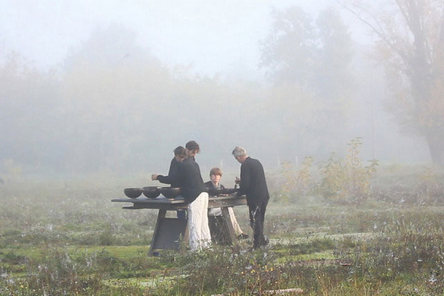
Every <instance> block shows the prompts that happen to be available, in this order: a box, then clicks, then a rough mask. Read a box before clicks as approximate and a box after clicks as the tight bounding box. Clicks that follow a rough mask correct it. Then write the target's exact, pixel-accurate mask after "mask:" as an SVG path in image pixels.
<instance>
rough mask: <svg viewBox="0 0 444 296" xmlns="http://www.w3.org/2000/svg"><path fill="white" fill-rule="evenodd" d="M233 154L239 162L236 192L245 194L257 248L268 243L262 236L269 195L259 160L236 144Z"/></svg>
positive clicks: (254, 244) (254, 246) (254, 245)
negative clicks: (239, 170) (239, 168)
mask: <svg viewBox="0 0 444 296" xmlns="http://www.w3.org/2000/svg"><path fill="white" fill-rule="evenodd" d="M233 156H234V158H235V159H236V160H237V161H238V162H239V163H241V174H240V179H239V178H236V183H238V184H239V192H238V194H240V195H244V194H245V195H246V196H247V204H248V209H249V214H250V225H251V227H252V228H253V232H254V243H253V248H255V249H257V248H259V247H261V246H265V245H267V244H268V240H267V239H266V238H265V236H264V219H265V210H266V208H267V204H268V200H269V199H270V195H269V193H268V187H267V182H266V181H265V173H264V168H263V167H262V164H261V163H260V162H259V160H257V159H253V158H251V157H249V156H248V155H247V151H246V150H245V149H244V148H242V147H239V146H236V147H235V148H234V150H233Z"/></svg>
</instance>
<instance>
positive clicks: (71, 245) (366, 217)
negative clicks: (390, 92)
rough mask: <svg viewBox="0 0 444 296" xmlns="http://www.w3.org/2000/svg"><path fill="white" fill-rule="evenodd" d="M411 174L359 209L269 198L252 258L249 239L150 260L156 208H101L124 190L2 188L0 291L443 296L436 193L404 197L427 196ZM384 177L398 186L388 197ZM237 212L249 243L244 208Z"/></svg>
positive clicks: (442, 208) (443, 215)
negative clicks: (259, 245) (265, 240)
mask: <svg viewBox="0 0 444 296" xmlns="http://www.w3.org/2000/svg"><path fill="white" fill-rule="evenodd" d="M414 174H416V172H414ZM414 174H413V175H412V174H406V176H403V175H400V176H397V177H396V178H393V177H392V179H390V178H391V177H390V175H387V174H386V175H383V176H382V177H381V178H380V179H378V180H377V181H378V182H376V183H377V184H379V185H378V186H380V187H377V188H374V190H375V191H374V192H375V194H374V195H373V196H371V197H370V198H368V199H367V200H366V201H364V202H362V203H360V204H355V203H336V202H334V201H330V200H325V199H323V198H321V197H319V196H313V195H310V196H306V197H303V196H299V195H298V196H297V197H296V196H295V200H294V201H292V200H291V199H288V200H287V201H285V202H282V203H277V202H274V199H273V197H272V200H271V202H270V204H269V206H268V208H267V213H266V221H265V233H266V235H267V236H268V237H269V238H270V246H269V247H268V248H266V249H264V250H258V251H254V252H253V251H250V250H249V248H250V247H251V245H252V241H251V239H249V240H243V241H240V242H239V243H238V244H236V245H234V246H228V247H222V246H214V248H213V249H212V250H210V251H207V252H202V253H198V254H194V253H180V252H163V253H162V256H161V257H148V256H147V252H148V249H149V243H150V240H151V236H152V233H153V229H154V225H155V221H156V214H157V213H156V211H153V210H140V211H125V210H122V209H121V205H116V204H113V203H111V202H110V199H111V198H114V197H119V196H120V195H121V188H124V187H125V184H123V183H122V184H115V183H113V184H112V185H111V184H109V185H108V184H102V186H101V188H98V187H97V186H95V185H94V182H92V181H90V182H89V183H82V182H75V183H73V184H66V182H64V183H57V182H56V183H45V182H39V183H32V182H31V183H25V184H20V183H15V184H7V185H3V186H1V187H0V198H1V200H2V205H1V207H0V275H1V277H0V295H42V294H44V293H46V294H48V295H62V294H69V295H76V294H77V295H196V294H203V295H211V294H218V293H225V294H226V293H232V295H249V294H250V293H251V291H253V292H254V293H257V294H260V293H262V292H263V291H265V290H268V289H284V288H294V287H300V288H302V289H304V291H305V294H304V295H443V293H444V283H443V277H444V275H443V274H444V272H443V269H444V231H443V229H444V192H442V195H441V196H442V198H441V199H437V196H439V194H438V192H437V191H436V192H435V191H434V192H432V193H433V195H430V194H429V195H428V196H426V197H427V198H428V199H427V198H424V199H421V202H418V203H417V202H415V200H413V199H411V198H412V192H416V193H415V195H416V196H421V194H424V191H421V190H420V189H418V187H416V186H417V185H416V183H415V184H413V185H411V186H410V189H408V188H409V187H408V186H409V184H411V183H412V180H415V178H414ZM420 179H421V178H420V176H417V180H420ZM390 180H393V181H394V182H396V184H403V186H401V188H400V187H396V188H394V189H392V191H391V189H390V182H389V181H390ZM126 181H127V180H126ZM418 182H419V181H418ZM433 188H435V187H433ZM407 189H408V190H410V193H409V194H408V195H406V198H407V199H406V201H405V202H402V203H400V202H399V199H398V198H402V194H403V192H407V191H408V190H407ZM435 189H436V188H435ZM415 190H416V191H415ZM391 193H392V194H393V196H390V194H391ZM431 197H433V198H431ZM304 198H305V200H304ZM409 198H410V199H409ZM30 200H32V202H29V201H30ZM427 202H428V203H427ZM235 212H236V215H237V217H238V222H239V223H240V225H241V227H242V228H243V230H244V231H246V232H247V233H248V234H249V235H250V238H251V237H252V231H251V229H250V228H249V226H248V210H247V208H246V207H236V208H235Z"/></svg>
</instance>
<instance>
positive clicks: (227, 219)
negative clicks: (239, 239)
mask: <svg viewBox="0 0 444 296" xmlns="http://www.w3.org/2000/svg"><path fill="white" fill-rule="evenodd" d="M221 209H222V216H223V218H224V222H225V226H226V227H227V228H226V229H228V235H229V237H230V240H231V242H230V243H234V242H235V241H236V234H235V233H234V228H233V223H232V221H231V217H230V213H229V212H228V207H222V208H221Z"/></svg>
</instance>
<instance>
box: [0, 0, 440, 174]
mask: <svg viewBox="0 0 444 296" xmlns="http://www.w3.org/2000/svg"><path fill="white" fill-rule="evenodd" d="M1 6H2V9H1V11H2V12H0V19H1V21H0V135H1V137H2V141H1V144H0V177H3V178H6V176H8V175H12V174H18V175H23V176H28V175H29V176H69V175H82V174H89V173H113V174H118V175H124V174H132V173H139V172H143V173H146V174H147V175H148V174H149V173H152V172H166V171H167V169H168V165H169V161H170V159H171V158H172V156H173V149H174V148H175V147H177V146H179V145H184V144H185V143H186V142H187V141H188V140H195V141H197V142H198V143H199V144H200V146H201V153H200V154H199V155H198V161H199V164H200V165H201V169H202V171H204V170H205V171H207V170H209V168H211V167H214V166H219V167H221V168H222V169H226V170H232V169H237V168H238V164H237V163H236V161H235V160H234V159H233V157H232V156H231V151H232V149H233V148H234V146H236V145H240V146H243V147H245V148H246V149H247V151H248V153H249V154H250V155H251V156H254V157H256V158H259V159H261V161H262V162H263V164H264V166H265V168H266V170H272V169H275V168H278V167H279V166H280V165H281V164H282V163H283V162H291V163H294V164H296V165H298V164H299V163H300V162H301V161H302V160H303V159H304V157H306V156H311V157H313V158H314V159H315V161H317V162H321V161H324V160H326V159H328V157H330V155H331V153H333V152H335V153H338V154H339V155H341V154H344V153H345V152H346V150H347V143H348V142H350V140H352V139H354V138H356V137H360V138H361V139H362V143H363V145H362V158H363V159H377V160H379V161H380V162H381V163H383V164H391V163H409V164H412V163H431V162H432V158H431V155H430V151H429V148H428V146H427V141H426V137H425V136H424V134H425V133H424V132H421V131H422V129H421V128H417V127H415V126H413V125H412V124H410V123H406V120H405V118H406V116H404V115H405V114H404V113H408V112H407V111H408V108H404V107H403V105H402V104H399V103H395V101H396V100H395V99H397V98H399V97H403V98H404V101H406V100H408V97H409V93H408V91H406V90H405V88H402V90H396V89H395V87H394V86H404V85H403V84H400V83H396V82H393V80H395V79H394V78H395V77H394V76H393V77H390V75H392V73H391V72H390V71H389V70H388V69H387V67H385V66H384V63H383V62H381V56H382V58H384V56H385V58H386V59H387V60H388V58H387V57H386V56H387V55H386V54H385V52H384V50H383V49H381V48H380V43H379V42H378V40H377V38H375V37H374V36H373V35H372V32H371V30H369V29H368V28H366V27H365V25H363V24H362V23H360V22H359V20H357V19H356V18H355V17H354V15H353V14H352V13H350V10H347V9H344V7H343V6H341V5H338V4H332V3H329V1H310V4H306V3H305V2H304V1H245V2H242V3H238V2H234V1H228V2H224V4H221V3H219V4H216V5H214V3H212V4H211V5H210V4H208V3H207V2H205V1H191V2H187V3H186V4H185V3H176V2H174V1H168V2H163V4H161V3H155V2H152V3H144V2H138V1H131V2H129V3H127V4H125V5H122V4H120V3H119V2H118V1H106V2H103V3H100V2H96V3H94V4H91V3H89V2H86V1H84V2H82V1H78V2H77V1H76V2H75V3H73V2H63V1H62V2H59V3H58V4H52V3H51V2H50V1H39V2H38V3H37V2H33V3H30V2H27V1H2V4H1ZM382 10H383V8H381V11H382ZM437 67H438V69H441V70H442V67H440V66H439V65H438V66H437ZM398 81H399V80H398ZM405 85H406V86H408V83H405ZM439 85H442V84H439ZM402 92H404V93H402ZM406 98H407V99H406ZM438 101H440V102H442V95H440V96H439V99H438ZM403 110H407V111H405V112H404V111H403ZM401 111H403V112H401ZM400 113H403V114H400ZM431 118H432V120H433V117H431ZM416 120H419V119H416ZM413 121H414V120H413ZM432 123H433V122H432Z"/></svg>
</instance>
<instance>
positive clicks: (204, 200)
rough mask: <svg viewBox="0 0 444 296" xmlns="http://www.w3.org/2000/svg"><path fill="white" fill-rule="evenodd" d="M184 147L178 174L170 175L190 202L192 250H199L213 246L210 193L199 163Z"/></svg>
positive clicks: (159, 178) (155, 176) (154, 177)
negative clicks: (209, 205) (209, 213)
mask: <svg viewBox="0 0 444 296" xmlns="http://www.w3.org/2000/svg"><path fill="white" fill-rule="evenodd" d="M196 144H197V143H196ZM187 153H188V150H186V149H185V148H184V151H183V153H179V154H180V155H181V156H180V157H179V158H178V161H179V166H178V171H177V174H175V175H173V176H169V178H171V179H172V180H169V181H173V182H175V183H178V184H180V188H181V195H182V196H183V198H184V200H185V202H187V203H188V222H187V223H188V231H189V244H190V248H191V250H192V251H198V250H201V249H203V248H208V247H210V246H211V234H210V228H209V226H208V214H207V211H208V193H207V192H205V191H206V188H205V185H204V182H203V180H202V176H201V174H200V168H199V165H198V164H197V163H196V161H195V160H194V157H191V156H190V155H189V154H188V155H187ZM162 178H163V176H159V175H152V179H153V180H159V181H160V180H161V179H162Z"/></svg>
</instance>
